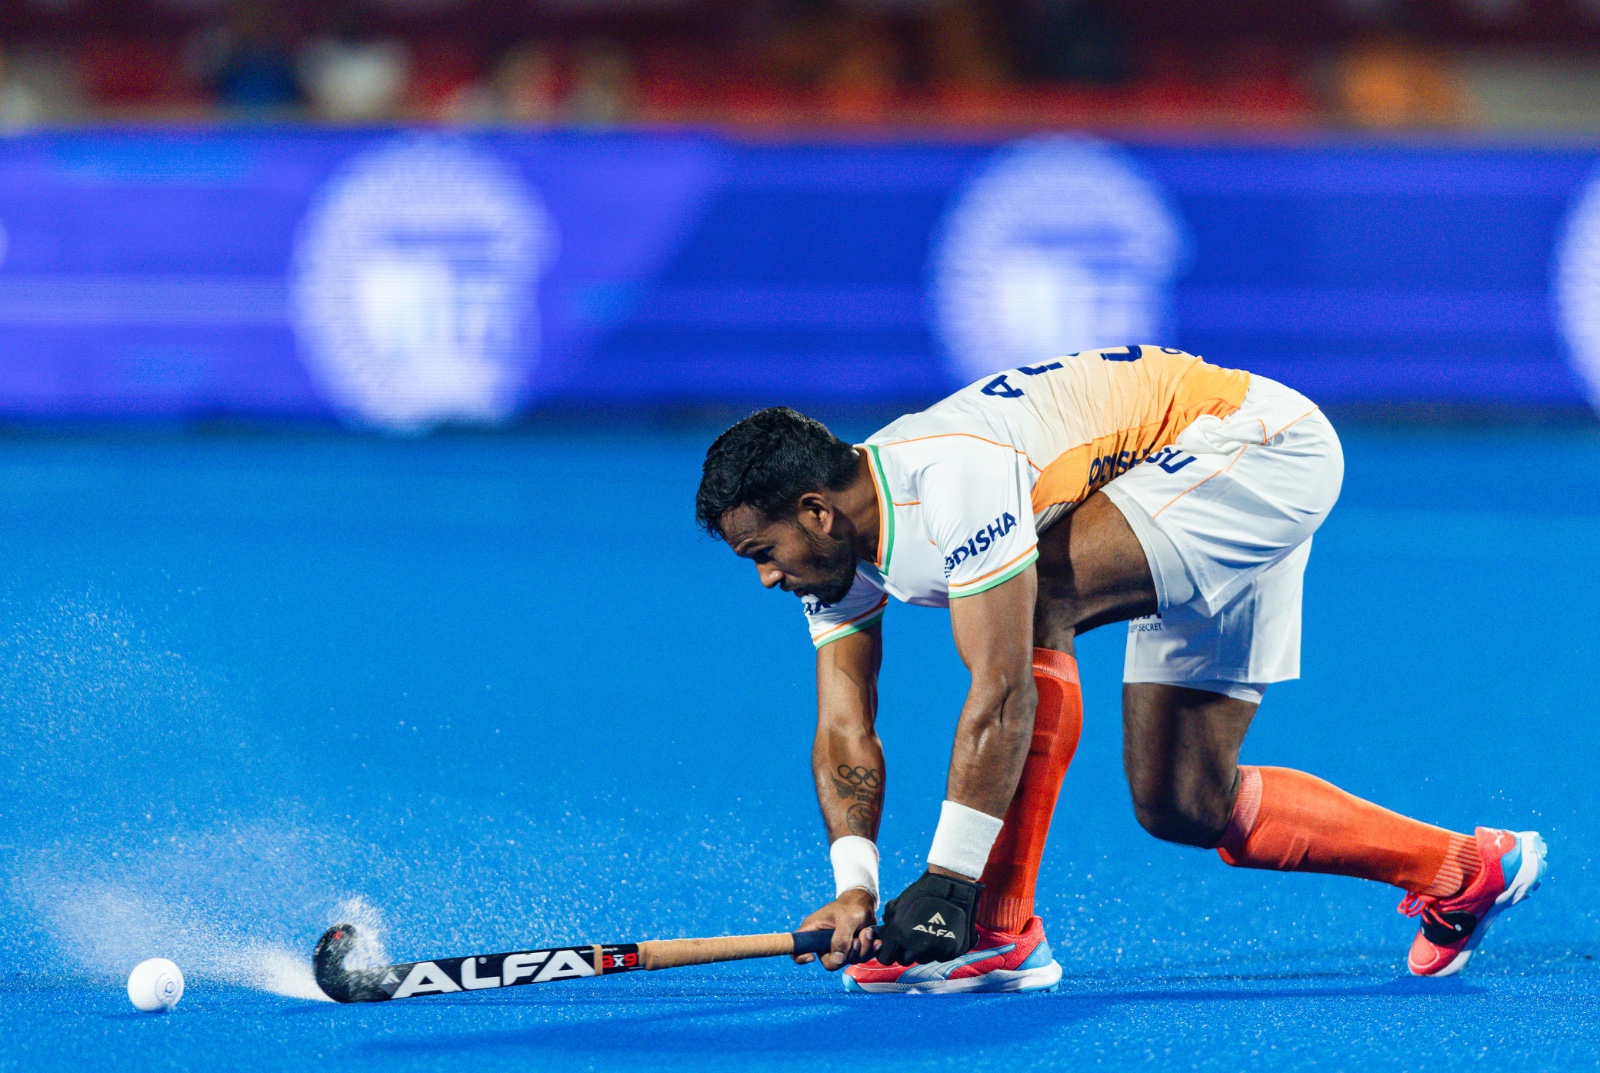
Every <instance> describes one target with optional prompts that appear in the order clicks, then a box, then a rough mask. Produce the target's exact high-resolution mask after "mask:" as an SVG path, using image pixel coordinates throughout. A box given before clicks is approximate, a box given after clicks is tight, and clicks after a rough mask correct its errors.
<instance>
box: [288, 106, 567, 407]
mask: <svg viewBox="0 0 1600 1073" xmlns="http://www.w3.org/2000/svg"><path fill="white" fill-rule="evenodd" d="M555 244H556V234H555V227H554V225H553V224H552V223H551V221H550V217H549V214H548V213H546V212H545V210H544V206H543V205H542V204H541V203H540V201H539V198H538V195H537V194H536V193H535V192H534V191H533V190H532V189H530V188H529V187H528V186H527V184H525V183H524V182H523V181H522V180H521V178H520V177H519V176H517V175H516V173H515V172H513V171H512V170H511V169H510V168H509V167H507V166H506V165H504V164H502V163H501V162H500V161H498V160H497V159H495V158H494V157H492V156H489V155H487V154H485V153H482V152H479V151H477V150H474V149H471V148H468V147H466V146H463V145H460V144H457V143H452V142H446V141H441V140H437V139H428V138H420V139H419V138H410V139H406V140H404V141H400V142H395V143H392V144H389V145H386V146H383V147H381V148H378V149H375V150H373V151H371V152H368V153H365V154H362V155H361V156H358V157H356V158H355V159H354V160H352V161H351V162H350V163H349V164H348V165H346V166H345V167H344V168H343V169H342V170H341V171H340V172H339V173H338V174H336V175H334V176H333V178H331V179H330V180H328V182H327V184H326V185H325V186H324V187H323V189H322V190H321V191H319V192H318V195H317V197H316V199H315V201H314V202H313V204H312V207H311V210H310V212H309V213H307V215H306V218H305V220H304V221H303V222H302V223H301V226H300V230H299V233H298V235H297V236H296V241H295V250H294V259H293V267H292V270H291V278H290V308H291V315H292V317H293V321H294V327H295V331H296V334H297V336H298V337H299V341H300V345H301V349H302V351H303V353H304V355H305V358H306V361H307V364H308V365H309V367H310V368H311V370H312V372H313V373H314V375H315V377H316V379H317V380H318V382H319V383H320V384H321V385H322V386H323V388H324V389H325V390H326V391H327V393H328V396H329V398H330V400H331V401H332V402H333V404H334V405H335V406H336V407H337V408H338V409H340V410H341V411H343V412H344V413H345V414H346V415H348V416H349V417H351V418H352V419H354V420H356V421H358V422H360V423H363V424H369V425H375V426H377V427H380V428H387V429H394V430H397V431H409V430H416V429H421V428H426V427H427V426H429V425H433V424H437V423H439V422H441V421H474V422H492V421H497V420H500V419H502V418H504V417H505V416H507V415H508V414H509V413H510V412H511V410H512V408H513V407H514V406H515V404H516V400H517V394H518V391H519V389H520V388H521V386H522V384H523V381H524V380H525V378H526V376H527V373H528V371H529V369H530V368H531V367H532V365H533V363H534V361H535V359H536V357H537V350H538V336H539V324H538V313H537V307H536V305H535V302H534V293H535V284H536V282H537V277H538V274H539V272H540V270H541V269H542V268H543V267H544V266H545V265H547V264H548V263H549V261H550V259H551V257H552V255H553V253H554V251H555Z"/></svg>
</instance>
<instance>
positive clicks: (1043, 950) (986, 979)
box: [844, 917, 1061, 995]
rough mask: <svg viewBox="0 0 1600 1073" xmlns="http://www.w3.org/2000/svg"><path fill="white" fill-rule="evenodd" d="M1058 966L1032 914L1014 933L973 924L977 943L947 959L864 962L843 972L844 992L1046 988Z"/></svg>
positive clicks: (924, 992)
mask: <svg viewBox="0 0 1600 1073" xmlns="http://www.w3.org/2000/svg"><path fill="white" fill-rule="evenodd" d="M1060 980H1061V966H1060V965H1058V964H1056V959H1055V958H1054V957H1053V956H1052V955H1051V953H1050V944H1049V943H1048V942H1046V941H1045V937H1044V922H1043V921H1042V920H1040V919H1039V918H1038V917H1032V918H1030V919H1029V920H1028V923H1027V924H1026V925H1025V926H1024V927H1023V929H1022V931H1021V932H1020V933H1018V934H1016V935H1013V934H1011V933H1010V932H1004V931H990V930H989V929H988V928H985V927H983V926H982V925H979V927H978V945H977V946H975V947H973V948H972V949H971V950H969V951H967V952H966V953H965V954H962V955H961V956H960V957H958V958H953V959H952V960H950V961H935V962H930V963H929V964H926V965H880V964H878V962H876V961H864V962H862V963H861V964H859V965H851V966H849V967H848V968H846V969H845V970H844V987H845V990H846V991H872V992H899V993H902V994H918V995H930V994H954V993H958V992H960V993H968V994H970V993H972V992H979V991H1048V990H1050V989H1051V988H1053V987H1055V986H1056V984H1057V983H1059V982H1060Z"/></svg>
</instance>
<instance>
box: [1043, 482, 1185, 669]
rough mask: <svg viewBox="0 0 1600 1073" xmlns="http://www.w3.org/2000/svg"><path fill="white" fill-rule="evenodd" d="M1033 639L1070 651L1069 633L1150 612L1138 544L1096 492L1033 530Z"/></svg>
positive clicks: (1146, 569) (1152, 603) (1146, 568)
mask: <svg viewBox="0 0 1600 1073" xmlns="http://www.w3.org/2000/svg"><path fill="white" fill-rule="evenodd" d="M1036 569H1037V571H1038V576H1039V598H1038V604H1037V605H1036V611H1035V615H1034V628H1033V636H1034V644H1036V645H1038V646H1039V647H1041V648H1053V649H1055V650H1057V651H1059V652H1069V653H1070V652H1071V651H1072V638H1073V636H1074V635H1075V634H1078V633H1082V632H1084V631H1085V630H1090V629H1093V628H1094V627H1095V626H1099V625H1103V624H1105V623H1107V622H1120V621H1122V620H1124V619H1131V618H1138V617H1140V616H1142V615H1149V614H1153V613H1154V612H1155V610H1156V591H1155V584H1154V582H1153V581H1152V579H1151V576H1150V564H1149V562H1148V561H1147V560H1146V558H1145V552H1144V547H1143V546H1142V545H1141V544H1140V543H1139V538H1138V537H1137V536H1135V535H1134V532H1133V528H1132V527H1131V526H1130V525H1129V524H1128V519H1127V518H1125V517H1124V516H1123V514H1122V512H1121V511H1120V510H1118V509H1117V507H1116V505H1115V504H1114V503H1112V502H1111V500H1109V499H1107V498H1106V496H1105V494H1104V493H1103V492H1096V493H1095V494H1094V495H1092V496H1090V497H1089V498H1088V499H1086V500H1084V501H1083V503H1082V504H1080V505H1079V506H1078V507H1077V508H1076V509H1074V510H1072V511H1069V512H1068V513H1067V514H1066V515H1065V516H1063V517H1062V518H1061V520H1060V521H1058V522H1056V523H1055V524H1054V525H1052V526H1051V527H1050V528H1048V529H1046V530H1045V531H1044V532H1043V533H1041V534H1040V535H1039V562H1038V565H1037V567H1036Z"/></svg>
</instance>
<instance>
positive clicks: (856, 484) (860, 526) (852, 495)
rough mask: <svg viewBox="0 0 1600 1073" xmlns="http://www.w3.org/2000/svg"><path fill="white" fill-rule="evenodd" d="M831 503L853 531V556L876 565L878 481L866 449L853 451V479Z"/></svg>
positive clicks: (880, 520) (859, 448)
mask: <svg viewBox="0 0 1600 1073" xmlns="http://www.w3.org/2000/svg"><path fill="white" fill-rule="evenodd" d="M834 503H835V505H836V506H837V507H838V509H839V510H840V511H842V512H843V513H844V516H845V517H846V518H849V519H850V524H851V525H852V526H853V527H854V528H855V534H856V539H855V543H856V554H857V555H859V556H860V557H861V558H863V559H865V560H867V561H868V562H874V563H875V562H877V561H878V553H879V551H880V549H879V547H878V527H879V525H880V523H881V522H882V519H881V518H879V517H878V487H877V478H875V477H874V476H873V475H872V463H870V462H868V461H867V450H866V448H864V447H858V448H856V476H855V480H853V481H851V482H850V487H848V488H846V489H845V490H844V491H842V492H840V493H839V494H838V496H837V497H836V498H835V499H834Z"/></svg>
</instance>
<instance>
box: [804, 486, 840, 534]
mask: <svg viewBox="0 0 1600 1073" xmlns="http://www.w3.org/2000/svg"><path fill="white" fill-rule="evenodd" d="M833 517H834V510H833V503H832V502H830V501H829V499H828V497H827V496H825V495H823V494H822V493H821V492H807V493H806V494H805V495H803V496H801V497H800V498H799V499H798V500H796V501H795V521H796V522H798V523H799V525H800V527H801V528H802V529H806V530H808V531H810V532H812V533H817V534H819V535H822V536H831V535H832V533H833Z"/></svg>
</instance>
